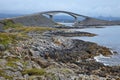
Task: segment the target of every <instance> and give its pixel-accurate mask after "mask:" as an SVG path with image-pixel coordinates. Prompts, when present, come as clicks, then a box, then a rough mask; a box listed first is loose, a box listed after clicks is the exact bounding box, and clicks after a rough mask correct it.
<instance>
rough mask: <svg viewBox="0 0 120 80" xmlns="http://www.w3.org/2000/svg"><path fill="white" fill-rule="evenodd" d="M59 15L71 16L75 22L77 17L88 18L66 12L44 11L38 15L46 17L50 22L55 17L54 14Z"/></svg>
mask: <svg viewBox="0 0 120 80" xmlns="http://www.w3.org/2000/svg"><path fill="white" fill-rule="evenodd" d="M59 13H65V14H68V15H70V16H72V17H73V18H74V19H75V22H77V21H78V18H79V17H83V18H90V17H88V16H84V15H80V14H76V13H72V12H68V11H46V12H41V13H40V14H42V15H48V16H49V18H50V19H51V20H53V16H54V15H56V14H59Z"/></svg>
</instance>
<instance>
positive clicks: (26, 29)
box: [15, 27, 55, 33]
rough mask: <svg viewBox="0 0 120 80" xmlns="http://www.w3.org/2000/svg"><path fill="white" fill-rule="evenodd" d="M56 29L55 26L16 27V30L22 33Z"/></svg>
mask: <svg viewBox="0 0 120 80" xmlns="http://www.w3.org/2000/svg"><path fill="white" fill-rule="evenodd" d="M50 30H55V28H50V27H18V28H15V31H18V32H22V33H28V32H45V31H50Z"/></svg>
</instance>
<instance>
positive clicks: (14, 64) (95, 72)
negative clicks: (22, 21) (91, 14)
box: [0, 31, 120, 80]
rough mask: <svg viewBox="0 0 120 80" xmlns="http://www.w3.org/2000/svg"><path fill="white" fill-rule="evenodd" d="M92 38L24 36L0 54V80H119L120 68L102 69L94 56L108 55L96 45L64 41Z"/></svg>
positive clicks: (49, 34)
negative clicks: (24, 37)
mask: <svg viewBox="0 0 120 80" xmlns="http://www.w3.org/2000/svg"><path fill="white" fill-rule="evenodd" d="M76 35H77V36H94V34H91V33H86V32H81V33H78V32H76V33H75V34H74V32H63V31H48V32H44V33H42V34H41V33H36V32H32V33H28V36H29V37H30V38H29V39H25V40H23V41H19V42H18V43H17V44H16V45H12V46H11V47H10V49H9V50H6V51H1V55H0V57H1V59H0V64H1V66H0V80H6V79H8V80H18V79H19V80H119V79H120V77H119V76H120V66H112V67H110V66H104V65H103V64H102V63H99V62H96V61H95V60H94V57H95V56H97V55H99V54H102V55H105V56H108V55H112V54H113V53H111V51H110V50H109V49H108V48H106V47H103V46H99V45H97V44H96V43H92V42H85V41H82V40H75V39H71V38H68V37H70V36H76Z"/></svg>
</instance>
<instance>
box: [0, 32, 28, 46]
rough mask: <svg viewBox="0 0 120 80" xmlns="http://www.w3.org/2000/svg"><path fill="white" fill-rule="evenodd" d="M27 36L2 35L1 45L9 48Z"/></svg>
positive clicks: (17, 34) (0, 34)
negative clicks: (10, 44)
mask: <svg viewBox="0 0 120 80" xmlns="http://www.w3.org/2000/svg"><path fill="white" fill-rule="evenodd" d="M25 37H27V36H25V35H22V34H21V33H0V44H3V45H4V46H7V45H8V44H9V43H15V42H16V41H17V40H22V39H23V38H25Z"/></svg>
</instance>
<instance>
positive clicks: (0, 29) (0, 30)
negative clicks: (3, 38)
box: [0, 23, 4, 32]
mask: <svg viewBox="0 0 120 80" xmlns="http://www.w3.org/2000/svg"><path fill="white" fill-rule="evenodd" d="M3 26H4V25H3V24H2V23H0V32H3Z"/></svg>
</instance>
